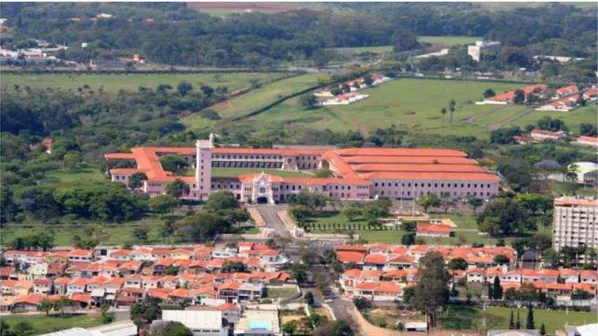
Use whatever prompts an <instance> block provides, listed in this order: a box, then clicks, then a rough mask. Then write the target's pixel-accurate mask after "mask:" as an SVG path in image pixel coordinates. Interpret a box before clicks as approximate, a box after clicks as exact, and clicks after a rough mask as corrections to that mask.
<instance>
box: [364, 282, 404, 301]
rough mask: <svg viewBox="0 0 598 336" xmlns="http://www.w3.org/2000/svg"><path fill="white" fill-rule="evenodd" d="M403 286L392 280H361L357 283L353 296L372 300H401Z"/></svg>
mask: <svg viewBox="0 0 598 336" xmlns="http://www.w3.org/2000/svg"><path fill="white" fill-rule="evenodd" d="M402 292H403V291H402V288H401V286H399V285H398V284H396V283H394V282H392V281H379V282H361V283H357V284H356V285H355V290H354V294H353V297H364V298H366V299H369V300H372V301H393V302H394V301H399V300H401V299H402Z"/></svg>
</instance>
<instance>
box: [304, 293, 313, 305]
mask: <svg viewBox="0 0 598 336" xmlns="http://www.w3.org/2000/svg"><path fill="white" fill-rule="evenodd" d="M303 301H304V302H305V303H306V304H308V305H310V306H313V304H314V293H312V292H307V293H305V296H304V297H303Z"/></svg>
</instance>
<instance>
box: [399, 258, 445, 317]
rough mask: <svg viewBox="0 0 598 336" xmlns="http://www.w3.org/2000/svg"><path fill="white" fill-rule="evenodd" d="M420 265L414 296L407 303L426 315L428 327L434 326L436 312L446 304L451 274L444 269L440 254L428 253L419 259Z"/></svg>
mask: <svg viewBox="0 0 598 336" xmlns="http://www.w3.org/2000/svg"><path fill="white" fill-rule="evenodd" d="M420 265H421V266H420V271H419V274H418V275H419V278H420V281H419V282H418V283H417V285H416V286H415V294H414V296H413V297H412V298H411V299H410V302H409V303H410V304H411V305H412V306H413V307H414V308H415V309H417V310H419V311H421V312H422V313H424V314H426V321H427V322H429V325H430V326H435V325H436V322H437V319H436V314H437V313H438V310H439V309H441V308H444V307H445V306H446V305H447V304H448V300H449V297H450V291H449V288H448V284H449V281H450V280H451V274H450V273H449V272H448V271H447V269H446V265H445V263H444V258H443V257H442V254H440V253H437V252H428V253H427V254H426V255H425V256H423V257H422V258H421V260H420Z"/></svg>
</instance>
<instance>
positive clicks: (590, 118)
mask: <svg viewBox="0 0 598 336" xmlns="http://www.w3.org/2000/svg"><path fill="white" fill-rule="evenodd" d="M596 115H598V105H596V104H595V103H594V104H590V105H587V106H584V107H581V108H578V109H575V110H573V111H570V112H552V111H534V112H532V113H530V114H528V115H525V116H523V117H522V118H520V119H518V120H517V121H515V122H513V123H512V124H513V125H517V126H521V127H524V126H526V125H527V124H534V123H536V122H537V121H538V120H540V119H541V118H542V117H544V116H549V117H551V118H558V119H561V120H563V121H564V122H565V124H566V125H567V126H568V127H569V129H570V130H571V131H573V132H575V133H578V132H579V125H580V124H581V123H588V124H592V125H594V124H596Z"/></svg>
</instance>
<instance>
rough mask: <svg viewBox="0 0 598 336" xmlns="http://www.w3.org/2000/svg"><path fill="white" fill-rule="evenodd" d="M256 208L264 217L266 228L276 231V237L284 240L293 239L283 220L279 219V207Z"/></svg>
mask: <svg viewBox="0 0 598 336" xmlns="http://www.w3.org/2000/svg"><path fill="white" fill-rule="evenodd" d="M256 208H257V210H258V211H259V212H260V215H262V218H263V219H264V222H266V226H267V227H268V228H271V229H274V230H275V232H276V235H278V236H280V237H283V238H291V233H290V232H289V230H288V228H287V226H286V225H284V222H283V221H282V219H280V217H278V210H279V207H277V206H275V205H258V206H256Z"/></svg>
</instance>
